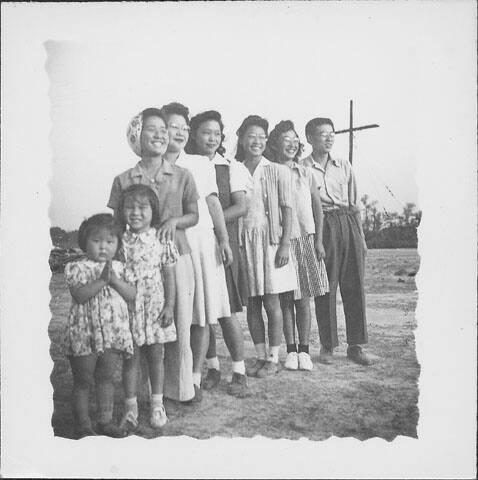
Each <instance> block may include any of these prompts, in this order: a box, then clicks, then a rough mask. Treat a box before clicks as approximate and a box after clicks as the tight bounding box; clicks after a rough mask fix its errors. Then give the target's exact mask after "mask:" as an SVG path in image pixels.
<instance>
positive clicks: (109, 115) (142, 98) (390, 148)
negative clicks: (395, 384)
mask: <svg viewBox="0 0 478 480" xmlns="http://www.w3.org/2000/svg"><path fill="white" fill-rule="evenodd" d="M224 6H225V4H196V5H191V4H189V5H188V6H187V8H186V5H184V4H162V5H158V4H156V5H155V8H151V9H150V14H149V22H150V23H149V24H148V25H150V35H147V36H146V38H147V39H146V40H145V39H144V38H142V39H141V41H138V42H132V41H131V40H130V41H129V42H126V41H125V42H120V41H118V40H114V41H109V39H108V38H104V39H103V40H102V41H100V42H99V41H97V40H95V41H91V42H77V43H71V42H64V41H58V40H55V39H53V40H52V41H50V42H47V43H46V50H47V54H48V61H47V64H46V68H47V72H48V74H49V78H50V87H51V88H50V99H51V113H52V120H53V127H52V134H51V146H52V151H53V164H52V165H53V168H52V179H51V189H52V203H51V208H50V216H51V222H52V225H57V226H61V227H63V228H66V229H75V228H77V227H78V225H79V223H80V222H81V221H82V220H83V218H85V217H87V216H89V215H91V214H93V213H96V212H100V211H105V209H106V203H107V199H108V195H109V189H110V186H111V182H112V180H113V177H114V176H115V175H116V174H118V173H120V172H122V171H123V170H125V169H127V168H129V167H131V166H133V165H134V164H135V163H136V161H137V160H138V158H137V157H136V156H135V155H134V154H133V153H132V151H131V150H130V149H129V147H128V144H127V141H126V136H125V131H126V126H127V124H128V121H129V119H130V118H131V117H132V116H133V115H134V114H136V113H137V112H139V111H140V110H142V109H143V108H145V107H150V106H161V105H162V104H164V103H167V102H170V101H180V102H182V103H184V104H185V105H187V106H188V107H189V108H190V110H191V113H192V114H195V113H198V112H199V111H202V110H206V109H216V110H219V111H220V112H221V113H222V115H223V118H224V122H225V124H226V135H227V143H226V146H227V147H228V150H229V151H231V149H232V147H233V145H234V142H235V141H236V135H235V131H236V129H237V127H238V126H239V124H240V123H241V121H242V119H243V118H244V117H245V116H246V115H249V114H251V113H257V114H259V115H262V116H265V117H266V118H267V119H268V120H269V122H270V124H271V127H272V126H273V125H275V124H276V123H277V122H278V121H280V120H282V119H292V120H293V121H294V122H295V123H296V126H297V128H298V131H299V134H300V136H301V139H302V141H305V135H304V126H305V123H306V122H307V120H309V119H310V118H312V117H314V116H330V117H331V118H332V119H333V120H334V122H335V125H336V128H337V129H342V128H346V127H348V115H349V100H350V99H353V100H354V110H355V111H354V121H355V122H354V123H355V124H356V125H357V126H358V125H363V124H369V123H378V124H379V125H380V128H376V129H371V130H366V131H363V132H357V133H356V134H355V149H354V168H355V170H356V175H357V179H358V185H359V194H360V195H362V194H364V193H367V194H368V195H369V196H370V197H372V198H373V199H376V200H378V201H379V203H380V204H381V205H382V206H384V207H385V208H386V209H387V210H388V211H394V210H396V211H401V209H402V208H403V205H404V204H405V203H406V202H415V203H417V186H416V183H415V178H414V175H415V170H416V164H417V158H416V143H417V139H418V136H419V132H420V125H418V124H417V121H416V115H415V111H416V109H417V105H418V104H419V101H420V100H419V97H418V92H419V87H420V85H419V81H417V80H418V79H419V75H420V62H421V60H423V59H425V58H427V55H428V53H429V52H428V51H427V43H426V42H425V43H424V42H422V36H423V28H422V23H423V22H422V20H423V19H421V18H417V15H416V9H410V8H407V4H406V3H405V4H404V3H397V4H395V2H393V3H391V2H389V3H386V4H384V3H376V4H374V3H371V4H369V3H362V2H356V3H352V4H351V3H344V4H337V3H329V2H312V3H311V2H297V3H293V4H290V3H287V4H277V3H275V4H273V8H272V4H270V5H267V4H262V5H261V8H257V5H256V6H254V4H253V3H244V4H240V5H233V4H230V3H228V8H224ZM231 7H232V8H231ZM113 20H114V18H112V21H113ZM132 25H134V19H133V21H132ZM147 28H148V27H147ZM146 32H147V30H146ZM142 35H143V37H144V35H145V31H144V30H143V31H142ZM129 38H131V37H129ZM422 108H423V107H422ZM309 151H310V147H309V146H308V145H307V149H306V151H305V154H307V153H309ZM335 153H336V154H337V155H340V156H345V157H347V155H348V136H347V135H346V134H344V135H340V136H337V140H336V146H335ZM387 187H388V188H389V190H390V191H391V192H392V193H393V195H394V196H392V195H391V194H390V193H389V191H388V190H387Z"/></svg>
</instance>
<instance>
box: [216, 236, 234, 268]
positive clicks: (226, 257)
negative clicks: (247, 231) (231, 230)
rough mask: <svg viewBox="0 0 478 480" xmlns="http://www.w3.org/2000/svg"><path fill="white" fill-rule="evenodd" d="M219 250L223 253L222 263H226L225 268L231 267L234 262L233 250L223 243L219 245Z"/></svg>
mask: <svg viewBox="0 0 478 480" xmlns="http://www.w3.org/2000/svg"><path fill="white" fill-rule="evenodd" d="M219 249H220V251H221V259H222V263H224V266H225V267H229V265H231V264H232V261H233V256H232V250H231V247H230V245H229V243H228V242H221V243H220V244H219Z"/></svg>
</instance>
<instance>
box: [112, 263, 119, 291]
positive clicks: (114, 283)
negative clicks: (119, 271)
mask: <svg viewBox="0 0 478 480" xmlns="http://www.w3.org/2000/svg"><path fill="white" fill-rule="evenodd" d="M118 280H119V277H118V275H116V272H115V271H114V270H113V267H111V269H110V284H111V285H112V286H113V287H115V286H117V285H118Z"/></svg>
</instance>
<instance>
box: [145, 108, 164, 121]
mask: <svg viewBox="0 0 478 480" xmlns="http://www.w3.org/2000/svg"><path fill="white" fill-rule="evenodd" d="M141 117H142V120H143V123H144V122H145V121H146V119H148V118H149V117H159V118H160V119H161V120H163V122H164V123H166V120H165V119H164V115H163V114H162V112H161V110H160V109H159V108H155V107H151V108H145V109H144V110H143V111H142V112H141Z"/></svg>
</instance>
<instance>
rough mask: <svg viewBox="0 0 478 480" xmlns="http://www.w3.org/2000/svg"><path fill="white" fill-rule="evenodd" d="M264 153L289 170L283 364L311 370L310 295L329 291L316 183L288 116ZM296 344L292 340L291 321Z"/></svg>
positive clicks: (280, 124)
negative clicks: (290, 271) (289, 287)
mask: <svg viewBox="0 0 478 480" xmlns="http://www.w3.org/2000/svg"><path fill="white" fill-rule="evenodd" d="M266 152H267V153H266V155H267V156H268V158H269V159H270V160H271V161H274V162H277V163H280V164H282V165H286V166H287V167H289V168H290V171H291V174H292V186H293V188H292V199H293V208H292V233H291V253H292V261H293V264H294V266H295V269H296V273H297V281H298V288H297V290H296V291H295V292H287V293H281V294H280V300H281V305H282V312H283V316H284V336H285V340H286V344H287V358H286V361H285V367H286V368H287V369H289V370H297V369H299V370H312V368H313V364H312V360H311V358H310V355H309V335H310V299H311V298H315V297H318V296H321V295H324V294H325V293H327V292H328V291H329V282H328V279H327V271H326V269H325V263H324V260H323V258H324V257H325V251H324V247H323V245H322V220H323V212H322V205H321V202H320V192H319V187H318V186H317V183H316V181H315V178H314V175H313V173H312V171H311V170H310V168H308V167H305V166H303V165H299V164H298V163H297V160H298V158H299V156H300V153H301V144H300V142H299V137H298V135H297V132H296V131H295V128H294V124H293V123H292V122H291V121H290V120H285V121H282V122H279V123H278V124H277V125H276V126H275V127H274V130H272V132H271V133H270V136H269V138H268V139H267V148H266ZM296 323H297V331H298V334H299V345H298V349H297V344H296V340H295V324H296Z"/></svg>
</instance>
